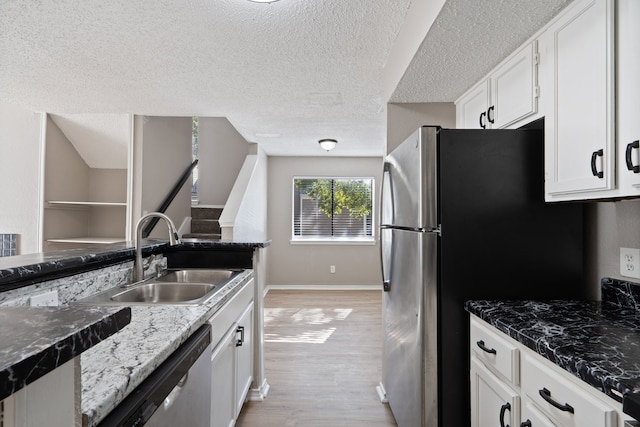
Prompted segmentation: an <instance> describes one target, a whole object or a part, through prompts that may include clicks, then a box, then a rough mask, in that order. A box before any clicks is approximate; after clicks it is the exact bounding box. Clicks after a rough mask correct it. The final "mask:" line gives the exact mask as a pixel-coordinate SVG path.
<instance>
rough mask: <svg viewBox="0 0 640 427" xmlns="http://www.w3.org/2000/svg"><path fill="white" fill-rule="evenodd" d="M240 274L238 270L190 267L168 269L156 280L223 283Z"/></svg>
mask: <svg viewBox="0 0 640 427" xmlns="http://www.w3.org/2000/svg"><path fill="white" fill-rule="evenodd" d="M236 274H238V271H237V270H211V269H201V268H189V269H184V270H168V271H167V274H165V275H163V276H160V277H158V278H156V282H175V283H221V282H225V281H227V280H229V279H230V278H231V277H232V276H235V275H236Z"/></svg>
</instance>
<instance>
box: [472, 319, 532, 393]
mask: <svg viewBox="0 0 640 427" xmlns="http://www.w3.org/2000/svg"><path fill="white" fill-rule="evenodd" d="M470 337H471V342H470V346H471V351H473V352H474V353H475V354H476V356H477V357H478V359H480V360H482V361H483V362H484V364H485V365H487V366H490V367H492V368H493V369H495V370H496V371H497V372H498V373H500V374H501V375H502V376H504V378H506V379H507V380H508V381H510V382H511V383H512V384H515V385H518V384H520V350H518V348H517V347H515V346H514V345H513V344H511V343H510V342H509V341H507V340H505V339H504V338H502V337H500V336H499V335H498V334H496V333H494V332H492V331H491V330H489V328H487V327H486V326H484V325H482V324H481V323H479V322H478V321H476V320H475V319H472V320H471V332H470Z"/></svg>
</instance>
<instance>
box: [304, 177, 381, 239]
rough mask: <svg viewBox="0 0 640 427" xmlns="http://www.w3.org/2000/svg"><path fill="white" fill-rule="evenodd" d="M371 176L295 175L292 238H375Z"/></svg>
mask: <svg viewBox="0 0 640 427" xmlns="http://www.w3.org/2000/svg"><path fill="white" fill-rule="evenodd" d="M373 214H374V212H373V178H294V179H293V240H294V241H305V240H306V241H348V242H353V241H371V242H373V241H374V238H373V237H374V236H373V224H372V222H373Z"/></svg>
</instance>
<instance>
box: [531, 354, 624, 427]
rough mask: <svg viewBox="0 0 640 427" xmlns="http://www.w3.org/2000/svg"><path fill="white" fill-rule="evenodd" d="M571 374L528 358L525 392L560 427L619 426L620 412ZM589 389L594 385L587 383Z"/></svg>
mask: <svg viewBox="0 0 640 427" xmlns="http://www.w3.org/2000/svg"><path fill="white" fill-rule="evenodd" d="M558 369H560V368H558ZM568 375H570V374H568V373H566V372H563V371H557V372H556V370H554V369H552V368H551V367H548V366H545V365H543V364H542V363H540V362H539V361H537V360H535V359H533V358H531V357H529V356H528V355H527V356H525V357H524V360H523V361H522V391H523V393H525V394H526V395H527V396H528V398H529V399H531V401H533V402H534V403H535V405H536V407H538V408H540V409H541V411H542V412H543V413H544V414H545V415H547V416H548V417H549V418H551V419H552V420H554V421H556V424H558V425H562V426H567V427H584V426H593V427H615V426H616V425H617V413H616V411H615V410H614V409H613V408H612V407H610V406H609V405H607V404H606V403H605V402H604V401H601V400H599V399H597V398H596V397H595V396H593V395H591V393H589V392H587V391H586V390H583V389H582V388H580V387H579V386H578V385H576V384H574V383H573V381H571V379H570V378H569V377H568ZM585 387H590V386H589V385H588V384H586V383H585ZM603 396H604V395H603Z"/></svg>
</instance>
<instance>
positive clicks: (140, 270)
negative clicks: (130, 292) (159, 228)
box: [134, 212, 180, 282]
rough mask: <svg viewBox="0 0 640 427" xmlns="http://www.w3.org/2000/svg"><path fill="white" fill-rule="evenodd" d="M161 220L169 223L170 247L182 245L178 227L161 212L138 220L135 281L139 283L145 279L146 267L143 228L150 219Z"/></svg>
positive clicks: (152, 213) (149, 214)
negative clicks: (143, 249) (142, 245)
mask: <svg viewBox="0 0 640 427" xmlns="http://www.w3.org/2000/svg"><path fill="white" fill-rule="evenodd" d="M153 217H156V218H161V219H164V221H165V222H166V223H167V228H168V229H169V245H171V246H174V245H177V244H178V243H180V237H178V231H177V230H176V226H175V225H174V224H173V221H171V218H169V217H168V216H166V215H165V214H163V213H160V212H149V213H148V214H146V215H142V217H141V218H140V219H139V220H138V223H137V224H136V236H135V242H134V243H135V246H136V270H135V276H134V281H135V282H139V281H141V280H143V279H144V265H143V262H142V247H141V242H142V226H143V225H144V224H145V223H146V222H147V221H148V220H149V219H150V218H153Z"/></svg>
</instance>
